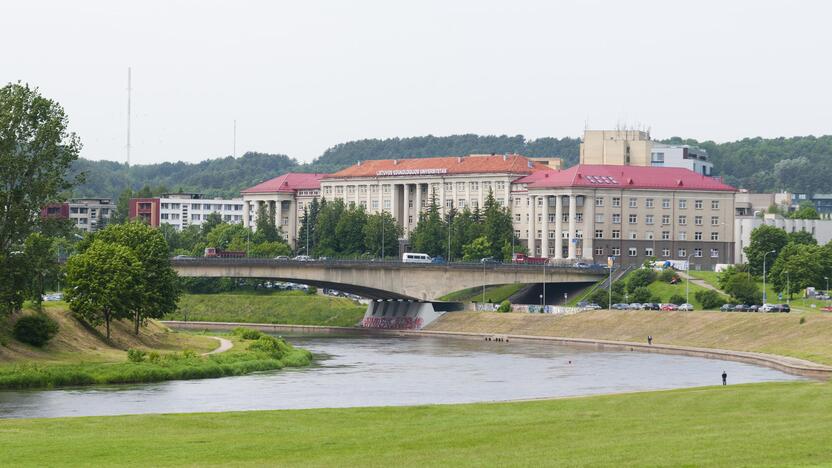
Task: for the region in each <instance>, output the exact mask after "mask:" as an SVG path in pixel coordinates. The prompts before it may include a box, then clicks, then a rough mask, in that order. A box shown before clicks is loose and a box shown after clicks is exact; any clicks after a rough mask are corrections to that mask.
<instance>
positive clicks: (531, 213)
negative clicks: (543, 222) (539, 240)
mask: <svg viewBox="0 0 832 468" xmlns="http://www.w3.org/2000/svg"><path fill="white" fill-rule="evenodd" d="M528 200H529V235H528V236H527V237H528V245H529V256H530V257H534V256H535V249H534V241H535V234H536V232H535V231H536V229H535V225H534V221H535V217H536V216H537V215H536V214H535V207H536V206H537V201H536V200H535V197H534V196H533V195H529V198H528Z"/></svg>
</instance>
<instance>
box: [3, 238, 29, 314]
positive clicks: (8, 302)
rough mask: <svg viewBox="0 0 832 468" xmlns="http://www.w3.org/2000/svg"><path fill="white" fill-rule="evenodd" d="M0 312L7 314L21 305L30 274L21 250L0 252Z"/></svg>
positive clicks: (15, 310)
mask: <svg viewBox="0 0 832 468" xmlns="http://www.w3.org/2000/svg"><path fill="white" fill-rule="evenodd" d="M0 278H2V281H0V312H2V313H3V314H4V315H8V314H10V313H12V312H17V311H19V310H20V308H21V307H22V306H23V301H24V299H25V298H26V289H27V287H28V286H30V284H31V282H30V279H31V275H30V271H29V270H28V268H27V266H26V257H25V256H24V255H23V252H21V251H13V252H9V253H8V254H5V255H4V254H2V253H0Z"/></svg>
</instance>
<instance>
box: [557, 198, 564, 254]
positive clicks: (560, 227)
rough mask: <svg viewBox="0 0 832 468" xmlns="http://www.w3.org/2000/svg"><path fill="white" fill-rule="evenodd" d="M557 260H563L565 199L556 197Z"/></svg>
mask: <svg viewBox="0 0 832 468" xmlns="http://www.w3.org/2000/svg"><path fill="white" fill-rule="evenodd" d="M555 231H556V232H557V234H556V235H555V258H556V259H561V258H563V197H562V196H561V195H560V194H558V195H557V196H556V197H555Z"/></svg>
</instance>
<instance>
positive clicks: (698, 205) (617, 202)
mask: <svg viewBox="0 0 832 468" xmlns="http://www.w3.org/2000/svg"><path fill="white" fill-rule="evenodd" d="M611 198H612V199H611V205H610V206H612V207H613V208H620V207H621V197H611ZM604 200H605V198H604V197H595V206H598V207H602V206H604ZM678 202H679V209H680V210H684V209H687V207H688V200H687V198H680V199H679V200H678ZM670 203H671V200H670V198H662V208H664V209H670ZM627 205H628V206H629V207H630V208H638V198H636V197H628V199H627ZM644 207H645V208H654V207H655V199H653V198H645V199H644ZM693 207H694V208H695V209H697V210H702V209H704V208H705V201H704V200H694V201H693ZM711 209H712V210H718V209H719V200H711Z"/></svg>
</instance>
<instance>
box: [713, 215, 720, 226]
mask: <svg viewBox="0 0 832 468" xmlns="http://www.w3.org/2000/svg"><path fill="white" fill-rule="evenodd" d="M711 226H719V216H711Z"/></svg>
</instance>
